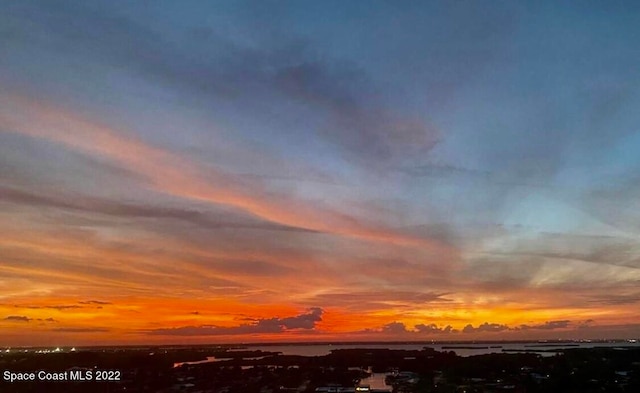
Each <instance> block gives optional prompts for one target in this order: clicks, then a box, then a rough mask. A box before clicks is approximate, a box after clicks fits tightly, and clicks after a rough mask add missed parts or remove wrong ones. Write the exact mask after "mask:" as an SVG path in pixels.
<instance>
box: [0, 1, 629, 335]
mask: <svg viewBox="0 0 640 393" xmlns="http://www.w3.org/2000/svg"><path fill="white" fill-rule="evenodd" d="M560 3H561V2H556V1H547V2H540V1H530V2H526V1H504V2H503V1H486V2H483V1H473V2H471V1H469V2H467V1H436V2H432V1H429V2H425V1H419V2H410V1H400V2H386V1H335V2H332V1H255V2H245V1H225V2H222V1H206V2H205V1H203V2H189V1H134V2H129V1H111V0H109V1H56V2H48V1H1V0H0V346H1V347H5V346H21V345H91V344H134V343H218V342H220V343H223V342H234V343H235V342H261V341H367V340H376V341H393V340H479V339H491V340H498V339H509V340H513V339H543V338H545V339H555V338H640V314H639V313H638V310H639V306H640V71H639V70H640V45H639V44H638V43H639V42H640V7H639V4H638V3H637V2H631V1H629V2H577V3H573V6H572V7H569V6H564V5H562V4H560ZM568 4H569V3H568V2H567V3H565V5H568Z"/></svg>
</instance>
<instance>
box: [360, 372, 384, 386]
mask: <svg viewBox="0 0 640 393" xmlns="http://www.w3.org/2000/svg"><path fill="white" fill-rule="evenodd" d="M367 372H369V373H371V375H370V376H368V377H367V378H364V379H362V381H360V385H369V387H370V388H371V389H388V388H389V386H388V385H387V384H386V383H385V382H384V379H385V377H386V376H387V374H384V373H372V372H371V369H369V370H367Z"/></svg>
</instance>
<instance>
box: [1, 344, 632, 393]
mask: <svg viewBox="0 0 640 393" xmlns="http://www.w3.org/2000/svg"><path fill="white" fill-rule="evenodd" d="M229 349H230V348H222V347H199V348H185V347H174V348H159V347H153V348H120V349H115V348H111V349H84V350H80V351H75V352H57V353H35V351H29V352H24V351H16V350H13V351H11V352H10V353H2V354H0V373H2V374H0V392H3V393H4V392H7V393H14V392H15V393H21V392H65V393H74V392H91V393H98V392H190V393H193V392H215V393H222V392H226V393H258V392H260V393H268V392H273V393H275V392H316V391H325V392H331V391H337V392H340V391H342V392H346V391H350V392H356V391H366V390H365V389H366V388H364V387H362V388H361V389H362V390H356V386H358V383H359V382H360V381H361V380H362V379H364V378H366V377H367V376H368V375H369V372H374V373H386V374H387V375H388V377H387V382H388V383H389V384H390V385H389V386H388V387H387V389H388V390H386V391H389V392H391V391H393V392H581V393H585V392H587V393H588V392H640V349H638V348H591V349H583V348H571V349H564V350H562V351H561V352H560V353H559V354H558V355H555V356H550V357H543V356H540V355H539V354H533V353H496V354H490V355H478V356H471V357H459V356H456V355H455V353H454V352H437V351H435V350H433V349H430V348H425V349H423V350H420V351H406V350H390V349H339V350H334V351H333V352H332V353H331V354H329V355H326V356H316V357H303V356H283V355H280V354H278V353H273V352H261V351H238V350H237V349H236V350H234V351H229ZM209 356H214V357H215V358H216V361H215V362H210V363H201V364H196V365H183V366H180V367H174V364H175V363H176V362H185V361H199V360H205V359H206V358H207V357H209ZM32 373H35V374H34V375H33V377H31V375H32ZM99 376H101V377H102V378H103V379H116V376H117V379H119V380H118V381H100V382H98V381H96V379H97V378H98V377H99ZM11 377H14V378H18V377H20V378H22V379H27V381H20V380H16V381H14V382H10V381H8V380H7V379H10V378H11ZM29 378H34V380H33V381H31V380H28V379H29ZM80 378H82V379H84V380H79V379H80ZM47 379H49V381H47ZM56 379H62V380H56ZM72 379H73V380H72ZM323 389H324V390H323ZM372 391H373V390H372ZM382 391H385V390H382Z"/></svg>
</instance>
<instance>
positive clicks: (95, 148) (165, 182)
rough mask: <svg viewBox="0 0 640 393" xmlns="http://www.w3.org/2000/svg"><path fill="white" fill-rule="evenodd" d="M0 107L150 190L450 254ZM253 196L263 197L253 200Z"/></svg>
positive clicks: (25, 127)
mask: <svg viewBox="0 0 640 393" xmlns="http://www.w3.org/2000/svg"><path fill="white" fill-rule="evenodd" d="M0 110H1V111H2V112H0V125H2V126H3V129H4V130H10V131H9V132H17V133H20V134H24V135H27V136H31V137H36V138H44V139H47V140H51V141H53V142H56V143H61V144H63V145H66V146H69V147H72V148H74V149H78V150H82V151H84V152H87V153H90V154H96V155H100V156H104V157H108V158H110V159H113V160H115V161H117V162H118V163H120V164H121V165H125V166H127V167H128V168H130V169H133V170H135V171H137V172H139V173H141V174H143V175H144V176H145V177H146V178H147V179H148V180H149V182H150V183H151V185H152V186H153V188H155V189H157V190H158V191H161V192H165V193H168V194H171V195H175V196H180V197H184V198H190V199H194V200H202V201H207V202H213V203H219V204H225V205H229V206H233V207H235V208H238V209H241V210H243V211H247V212H249V213H252V214H254V215H256V216H258V217H261V218H263V219H265V220H268V221H271V222H275V223H279V224H283V225H288V226H294V227H300V228H306V229H310V230H316V231H321V232H327V233H332V234H335V235H341V236H347V237H352V238H358V239H363V240H368V241H380V242H387V243H393V244H398V245H404V246H416V247H421V248H426V249H429V250H431V251H433V252H434V253H438V254H439V255H442V256H451V255H452V254H454V253H455V250H454V249H453V248H452V247H451V246H449V245H446V244H443V243H441V242H438V241H436V240H432V239H424V238H416V237H412V236H406V235H402V234H399V233H395V232H393V231H391V230H388V229H382V228H375V227H372V226H370V225H365V224H363V223H361V222H359V221H358V220H356V219H354V218H352V217H349V216H347V215H345V214H341V213H337V212H333V211H328V210H324V209H320V208H318V207H317V206H312V205H309V204H307V203H304V202H301V201H294V200H291V199H289V198H287V197H285V196H283V195H275V194H273V193H269V192H266V191H265V190H263V189H261V187H259V185H256V184H255V183H253V184H249V183H246V182H241V181H239V180H238V179H237V178H235V177H233V176H231V175H227V174H225V173H222V172H221V171H218V170H214V169H212V168H207V169H202V168H199V167H198V166H197V165H195V164H194V163H193V162H191V161H190V160H189V159H187V158H186V157H181V156H177V155H175V154H173V153H171V152H169V151H166V150H162V149H159V148H156V147H151V146H149V145H147V144H145V143H143V142H141V141H139V140H135V139H133V138H127V137H125V136H124V135H122V134H121V133H118V132H116V131H114V130H113V129H110V128H108V127H106V126H103V125H99V124H96V123H94V122H89V121H87V120H86V119H83V118H81V117H79V116H77V115H74V114H72V113H69V112H67V111H63V110H61V109H59V108H54V107H52V106H50V105H48V104H45V103H43V102H39V101H36V100H31V99H28V98H25V97H22V96H18V95H11V96H8V95H6V94H2V95H0ZM256 194H258V195H263V196H264V198H256V197H255V196H254V195H256ZM274 200H278V202H275V201H274Z"/></svg>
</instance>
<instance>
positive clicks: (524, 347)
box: [174, 341, 640, 387]
mask: <svg viewBox="0 0 640 393" xmlns="http://www.w3.org/2000/svg"><path fill="white" fill-rule="evenodd" d="M425 347H427V348H433V349H434V350H436V351H440V352H444V351H453V352H455V353H456V354H457V355H458V356H464V357H466V356H474V355H486V354H491V353H520V352H532V353H539V354H540V355H542V356H554V355H555V354H556V353H558V352H560V351H561V350H563V349H571V348H623V347H640V342H637V341H634V342H631V341H625V342H576V343H573V342H567V343H558V342H547V343H534V342H522V343H495V342H494V343H458V344H450V343H449V344H436V343H420V344H415V343H414V344H394V343H384V344H317V345H316V344H292V345H251V346H247V347H243V348H241V349H236V350H237V351H246V350H251V351H257V350H260V351H265V352H280V353H281V354H282V355H294V356H324V355H328V354H330V353H331V351H333V350H337V349H395V350H408V351H420V350H422V349H423V348H425ZM232 351H234V350H231V351H230V352H232ZM260 358H261V357H247V358H244V359H246V360H250V359H260ZM227 359H228V358H219V359H217V358H215V357H213V356H209V357H207V359H206V360H199V361H194V362H180V363H175V364H174V367H180V366H181V365H184V364H202V363H211V362H216V361H222V360H227ZM384 377H385V375H384V374H377V375H376V376H375V377H373V376H372V377H370V378H373V379H370V380H369V381H368V382H364V383H367V384H370V385H371V386H372V387H373V386H374V385H376V386H379V385H380V384H379V382H380V380H381V381H382V383H384ZM376 378H377V379H376Z"/></svg>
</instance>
